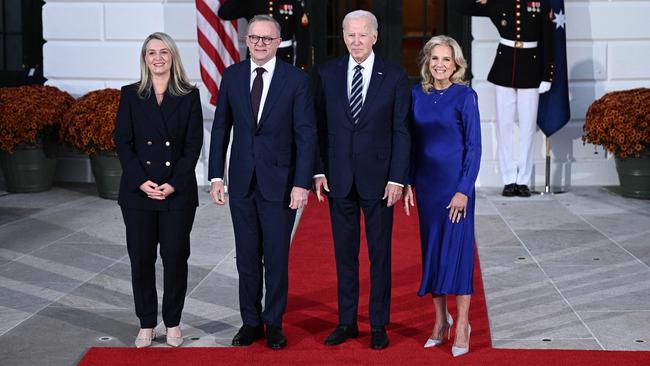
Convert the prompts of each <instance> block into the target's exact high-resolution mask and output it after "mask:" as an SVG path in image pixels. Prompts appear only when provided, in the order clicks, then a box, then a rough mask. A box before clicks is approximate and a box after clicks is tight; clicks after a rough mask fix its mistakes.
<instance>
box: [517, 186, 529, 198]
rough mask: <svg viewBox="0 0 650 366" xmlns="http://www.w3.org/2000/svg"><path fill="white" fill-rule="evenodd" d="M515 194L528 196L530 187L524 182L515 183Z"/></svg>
mask: <svg viewBox="0 0 650 366" xmlns="http://www.w3.org/2000/svg"><path fill="white" fill-rule="evenodd" d="M517 196H519V197H530V189H528V186H527V185H525V184H520V185H517Z"/></svg>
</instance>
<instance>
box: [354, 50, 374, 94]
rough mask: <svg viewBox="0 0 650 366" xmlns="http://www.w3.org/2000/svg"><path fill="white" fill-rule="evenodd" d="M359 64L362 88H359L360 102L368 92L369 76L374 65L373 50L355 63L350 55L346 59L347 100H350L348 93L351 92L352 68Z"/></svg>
mask: <svg viewBox="0 0 650 366" xmlns="http://www.w3.org/2000/svg"><path fill="white" fill-rule="evenodd" d="M357 65H361V67H363V69H361V76H362V77H363V89H362V90H361V102H362V103H363V102H364V101H365V100H366V94H367V92H368V85H370V77H371V76H372V67H373V66H374V65H375V52H370V56H368V58H367V59H366V60H365V61H363V62H362V63H360V64H359V63H357V62H356V61H354V59H353V58H352V55H350V58H349V60H348V100H350V93H352V78H353V77H354V68H355V67H356V66H357Z"/></svg>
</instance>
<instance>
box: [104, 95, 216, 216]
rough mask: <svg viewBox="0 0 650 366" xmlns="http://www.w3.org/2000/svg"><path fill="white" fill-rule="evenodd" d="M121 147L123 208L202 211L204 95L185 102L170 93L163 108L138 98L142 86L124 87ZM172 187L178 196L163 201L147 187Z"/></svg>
mask: <svg viewBox="0 0 650 366" xmlns="http://www.w3.org/2000/svg"><path fill="white" fill-rule="evenodd" d="M114 138H115V146H116V147H117V154H118V156H119V158H120V163H121V164H122V180H121V182H120V193H119V198H118V203H119V204H120V206H122V207H123V208H132V209H142V210H179V209H187V208H193V207H196V206H198V204H199V200H198V193H197V183H196V175H195V172H194V168H195V167H196V162H197V161H198V159H199V155H200V154H201V146H202V145H203V114H202V111H201V98H200V97H199V90H198V89H194V90H192V91H191V92H190V93H189V94H187V95H183V96H179V97H176V96H173V95H171V94H169V93H166V94H165V96H164V98H163V101H162V104H161V105H160V106H158V103H157V102H156V97H155V95H154V93H153V90H152V91H151V93H150V96H149V98H146V99H141V98H140V97H139V96H138V95H137V84H131V85H126V86H123V87H122V95H121V97H120V106H119V108H118V111H117V120H116V122H115V135H114ZM147 180H151V181H152V182H154V183H156V184H159V185H160V184H164V183H169V184H170V185H171V186H172V187H174V189H175V192H174V193H173V194H171V195H170V196H168V197H167V198H166V199H164V200H162V201H158V200H153V199H151V198H148V197H147V195H146V194H145V193H144V192H142V191H141V190H140V186H141V185H142V183H144V182H146V181H147Z"/></svg>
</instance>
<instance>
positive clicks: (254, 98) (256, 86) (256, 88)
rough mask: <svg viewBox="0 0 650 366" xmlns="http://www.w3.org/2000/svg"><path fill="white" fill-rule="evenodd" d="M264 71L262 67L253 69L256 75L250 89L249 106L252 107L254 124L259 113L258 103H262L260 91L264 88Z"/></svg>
mask: <svg viewBox="0 0 650 366" xmlns="http://www.w3.org/2000/svg"><path fill="white" fill-rule="evenodd" d="M264 71H266V70H265V69H264V68H263V67H258V68H256V69H255V72H257V75H256V76H255V80H253V87H252V88H251V106H252V107H253V118H254V119H255V122H258V121H257V114H258V113H259V111H260V103H261V101H262V89H263V88H264V80H262V74H264Z"/></svg>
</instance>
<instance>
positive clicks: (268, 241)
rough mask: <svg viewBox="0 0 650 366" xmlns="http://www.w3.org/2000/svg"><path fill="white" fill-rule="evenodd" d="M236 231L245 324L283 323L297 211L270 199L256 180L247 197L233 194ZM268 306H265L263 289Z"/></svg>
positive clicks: (242, 316)
mask: <svg viewBox="0 0 650 366" xmlns="http://www.w3.org/2000/svg"><path fill="white" fill-rule="evenodd" d="M230 212H231V215H232V221H233V227H234V231H235V251H236V253H237V272H238V273H239V311H240V314H241V318H242V321H243V323H244V324H246V325H250V326H259V325H261V324H262V323H265V324H269V325H275V326H282V316H283V315H284V311H285V309H286V306H287V292H288V282H289V273H288V270H289V246H290V243H291V230H292V229H293V224H294V221H295V218H296V211H295V210H292V209H290V208H289V202H287V201H282V202H275V201H268V200H266V199H265V198H264V197H263V196H262V194H261V192H260V190H259V189H258V186H257V184H256V180H255V179H253V183H252V184H251V187H250V189H249V192H248V194H247V195H246V196H245V197H243V198H235V197H230ZM263 286H265V288H266V293H265V295H264V308H263V309H262V293H263V292H262V289H263Z"/></svg>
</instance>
